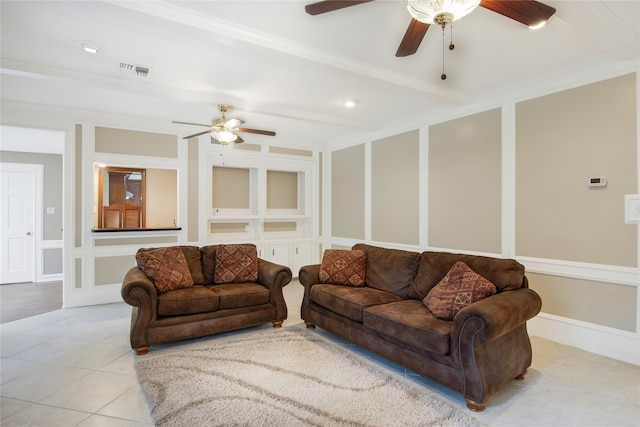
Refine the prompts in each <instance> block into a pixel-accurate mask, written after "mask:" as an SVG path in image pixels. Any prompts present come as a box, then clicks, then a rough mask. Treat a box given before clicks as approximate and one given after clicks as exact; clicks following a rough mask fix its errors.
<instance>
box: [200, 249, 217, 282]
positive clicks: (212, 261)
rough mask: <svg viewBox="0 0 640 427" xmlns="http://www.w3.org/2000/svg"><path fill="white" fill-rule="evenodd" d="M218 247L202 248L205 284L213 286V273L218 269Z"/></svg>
mask: <svg viewBox="0 0 640 427" xmlns="http://www.w3.org/2000/svg"><path fill="white" fill-rule="evenodd" d="M217 248H218V245H208V246H203V247H201V248H200V253H201V254H202V275H203V276H204V284H205V285H212V284H213V272H214V271H215V269H216V249H217Z"/></svg>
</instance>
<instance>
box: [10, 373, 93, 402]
mask: <svg viewBox="0 0 640 427" xmlns="http://www.w3.org/2000/svg"><path fill="white" fill-rule="evenodd" d="M90 373H91V371H90V370H88V369H78V368H71V367H67V366H57V365H42V366H40V367H39V368H37V369H35V370H33V371H31V372H29V373H28V374H24V375H22V376H20V377H18V378H16V379H14V380H11V381H9V382H7V383H6V384H3V385H2V397H11V398H14V399H21V400H25V401H28V402H39V401H40V400H42V399H44V398H45V397H47V396H49V395H51V394H53V393H55V392H56V391H58V390H60V389H61V388H64V387H65V386H66V385H67V384H69V383H71V382H74V381H77V380H79V379H80V378H82V377H84V376H87V375H89V374H90Z"/></svg>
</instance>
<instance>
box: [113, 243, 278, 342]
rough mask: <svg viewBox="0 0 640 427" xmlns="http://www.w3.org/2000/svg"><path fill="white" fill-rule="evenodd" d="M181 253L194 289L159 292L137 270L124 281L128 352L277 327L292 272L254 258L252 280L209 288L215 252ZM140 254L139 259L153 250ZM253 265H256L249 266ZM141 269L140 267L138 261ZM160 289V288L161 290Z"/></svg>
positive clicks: (189, 250) (189, 249) (193, 248)
mask: <svg viewBox="0 0 640 427" xmlns="http://www.w3.org/2000/svg"><path fill="white" fill-rule="evenodd" d="M175 248H180V249H182V251H181V252H182V253H183V254H184V258H185V259H186V263H187V265H188V269H189V272H190V276H191V278H192V279H193V285H192V286H189V287H185V288H181V289H175V290H169V291H164V292H161V291H159V286H158V285H161V284H160V283H155V284H154V281H152V279H151V278H149V277H148V276H147V274H145V272H144V271H143V270H142V269H141V268H140V267H139V266H136V267H132V268H131V269H130V270H129V271H128V272H127V274H126V275H125V277H124V280H123V283H122V289H121V294H122V298H123V299H124V301H125V302H126V303H127V304H129V305H131V306H133V308H132V311H131V334H130V340H131V348H133V349H134V350H135V351H136V353H137V354H139V355H143V354H146V353H147V351H148V350H149V347H150V346H151V345H154V344H160V343H166V342H172V341H178V340H184V339H189V338H196V337H201V336H205V335H210V334H215V333H219V332H225V331H231V330H235V329H241V328H246V327H250V326H257V325H261V324H264V323H268V322H272V323H273V326H274V327H280V326H282V323H283V321H284V320H285V319H286V318H287V305H286V303H285V300H284V297H283V294H282V288H283V287H284V286H285V285H287V284H288V283H289V282H290V281H291V270H290V269H289V268H288V267H285V266H281V265H277V264H274V263H271V262H269V261H266V260H263V259H259V258H257V255H256V259H257V267H256V268H257V280H255V281H251V282H241V283H224V284H218V283H215V282H214V279H216V278H217V276H216V274H215V269H216V249H217V248H218V246H216V245H211V246H204V247H202V248H198V247H196V246H174V247H171V248H165V249H175ZM154 249H158V248H151V249H140V250H139V251H138V254H137V255H136V258H138V255H140V254H141V253H144V252H146V251H150V250H154ZM254 261H255V260H254ZM138 265H140V261H138ZM160 288H161V289H162V287H161V286H160Z"/></svg>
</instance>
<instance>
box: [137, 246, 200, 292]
mask: <svg viewBox="0 0 640 427" xmlns="http://www.w3.org/2000/svg"><path fill="white" fill-rule="evenodd" d="M136 262H137V263H138V268H140V270H142V271H143V272H144V274H146V275H147V277H149V279H151V281H152V282H153V284H154V286H155V287H156V289H157V290H158V292H159V293H163V292H168V291H173V290H176V289H181V288H187V287H190V286H193V278H192V277H191V272H190V271H189V266H188V264H187V260H186V258H185V256H184V252H183V251H182V249H181V248H180V247H177V246H170V247H166V248H156V249H140V250H138V252H137V253H136Z"/></svg>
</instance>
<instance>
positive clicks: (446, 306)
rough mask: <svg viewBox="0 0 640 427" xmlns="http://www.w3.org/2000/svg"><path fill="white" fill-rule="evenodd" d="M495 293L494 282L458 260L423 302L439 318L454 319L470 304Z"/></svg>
mask: <svg viewBox="0 0 640 427" xmlns="http://www.w3.org/2000/svg"><path fill="white" fill-rule="evenodd" d="M495 293H496V287H495V285H494V284H493V283H491V282H490V281H488V280H487V279H485V278H484V277H482V276H481V275H479V274H478V273H476V272H475V271H473V270H472V269H471V268H469V266H468V265H467V264H465V263H464V262H462V261H458V262H456V263H455V264H454V265H453V267H451V269H450V270H449V272H448V273H447V275H446V276H444V277H443V278H442V280H440V283H438V284H437V285H436V286H434V287H433V289H431V290H430V291H429V293H428V294H427V296H426V297H425V298H424V299H423V300H422V302H424V305H426V306H427V308H428V309H429V311H431V313H433V315H434V316H436V317H437V318H439V319H443V320H453V318H454V317H455V315H456V314H458V312H459V311H460V310H462V309H463V308H465V307H466V306H468V305H469V304H471V303H474V302H476V301H480V300H481V299H483V298H486V297H488V296H491V295H494V294H495Z"/></svg>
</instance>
